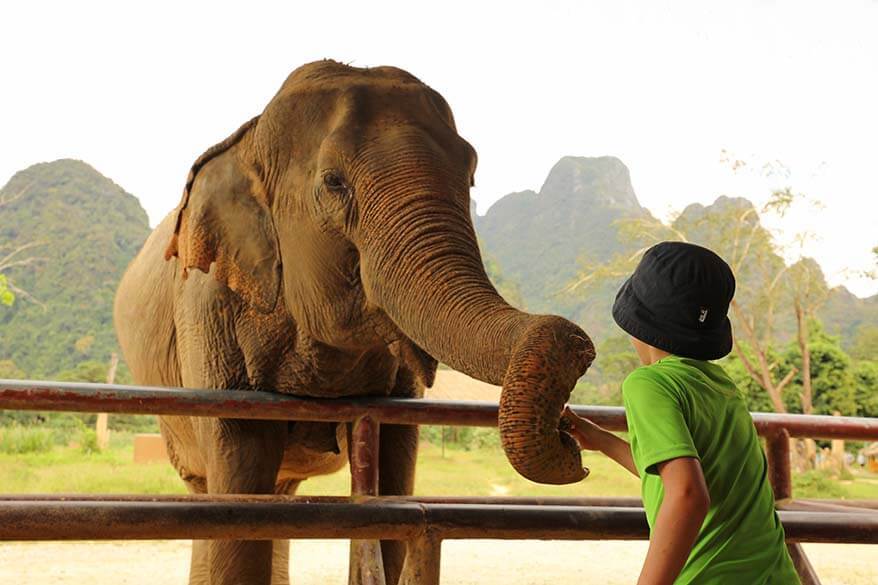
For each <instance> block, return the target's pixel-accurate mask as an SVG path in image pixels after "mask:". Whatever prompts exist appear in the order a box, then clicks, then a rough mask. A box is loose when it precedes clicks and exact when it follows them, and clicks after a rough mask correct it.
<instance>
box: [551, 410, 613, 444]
mask: <svg viewBox="0 0 878 585" xmlns="http://www.w3.org/2000/svg"><path fill="white" fill-rule="evenodd" d="M561 419H562V420H564V421H566V422H567V423H568V424H569V425H570V429H571V430H570V434H571V435H573V438H574V439H576V442H577V443H579V448H580V449H586V450H588V451H600V450H601V447H600V438H601V436H602V435H603V434H604V433H605V432H606V431H604V429H602V428H601V427H599V426H598V425H596V424H594V423H593V422H591V421H590V420H588V419H587V418H582V417H580V416H577V415H576V414H574V413H573V411H572V410H570V407H569V406H568V407H565V408H564V412H563V413H562V414H561Z"/></svg>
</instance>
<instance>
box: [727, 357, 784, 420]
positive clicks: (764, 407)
mask: <svg viewBox="0 0 878 585" xmlns="http://www.w3.org/2000/svg"><path fill="white" fill-rule="evenodd" d="M741 345H742V346H743V347H744V348H745V349H744V351H745V352H746V353H747V354H748V355H750V356H752V352H751V351H750V349H749V348H748V347H746V344H744V343H742V344H741ZM772 358H773V359H774V360H775V361H777V359H778V356H777V355H772ZM720 365H721V366H722V367H723V369H725V371H726V373H727V374H728V375H729V378H731V379H732V381H733V382H734V383H735V385H736V386H737V387H738V390H740V392H741V395H742V396H743V398H744V402H745V403H746V404H747V410H749V411H751V412H774V407H773V406H772V404H771V400H770V399H769V397H768V393H767V392H766V391H765V390H763V389H762V386H760V385H759V384H757V383H756V381H755V380H753V378H751V377H750V375H749V374H748V373H747V369H746V368H745V367H744V363H743V362H742V361H741V359H740V358H739V357H738V356H737V355H735V354H734V353H731V354H729V355H728V356H727V357H726V358H725V359H723V360H722V361H721V362H720ZM786 371H788V370H786ZM785 394H789V391H787V392H786V393H785ZM784 398H786V396H784Z"/></svg>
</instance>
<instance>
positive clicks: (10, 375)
mask: <svg viewBox="0 0 878 585" xmlns="http://www.w3.org/2000/svg"><path fill="white" fill-rule="evenodd" d="M24 379H25V373H24V371H23V370H22V369H21V368H19V367H18V366H16V365H15V362H14V361H12V360H0V380H24Z"/></svg>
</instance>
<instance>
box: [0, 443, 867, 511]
mask: <svg viewBox="0 0 878 585" xmlns="http://www.w3.org/2000/svg"><path fill="white" fill-rule="evenodd" d="M584 464H585V465H586V466H587V467H589V468H590V469H591V475H590V476H589V477H588V479H586V480H585V481H583V482H580V483H578V484H574V485H570V486H547V485H540V484H536V483H533V482H530V481H528V480H526V479H524V478H522V477H521V476H519V475H518V474H516V473H515V471H513V470H512V468H511V467H510V466H509V464H508V463H507V462H506V459H505V457H504V455H503V453H502V451H500V450H499V449H495V448H484V449H480V450H472V451H465V450H459V449H455V448H447V449H446V450H445V455H444V456H443V454H442V451H441V449H440V448H439V447H438V446H436V445H432V444H429V443H424V444H422V446H421V450H420V454H419V458H418V471H417V477H416V482H415V493H416V494H419V495H431V496H452V495H455V496H486V495H495V496H499V495H508V496H637V495H639V493H640V481H639V480H638V479H637V478H635V477H633V476H631V475H630V474H628V472H627V471H625V470H623V469H622V468H621V467H619V466H618V465H616V464H615V463H613V462H612V461H610V460H609V459H607V458H606V457H604V456H602V455H598V454H594V453H585V454H584ZM847 477H848V479H845V480H837V479H835V478H832V477H830V476H829V475H826V474H824V473H821V472H810V473H808V474H803V475H801V476H796V477H795V478H794V481H795V483H794V493H795V495H796V496H797V497H803V498H805V497H807V498H847V499H878V475H875V474H869V473H865V472H861V471H857V470H855V471H854V472H853V474H851V475H849V476H847ZM0 493H137V494H181V493H185V489H184V487H183V483H182V482H181V481H180V480H179V478H178V477H177V474H176V472H175V471H174V470H173V469H172V468H171V466H170V464H168V463H167V462H162V463H150V464H135V463H134V462H133V446H132V435H130V434H126V433H121V432H114V433H112V434H111V441H110V446H109V448H108V449H106V450H105V451H103V452H99V453H91V454H89V453H85V452H83V450H82V449H81V448H80V447H79V446H77V445H72V446H57V445H56V446H53V447H51V448H50V449H49V450H48V451H44V452H28V453H5V452H4V453H0ZM299 493H301V494H308V495H346V494H348V493H350V475H349V473H348V472H347V470H343V471H340V472H338V473H335V474H333V475H328V476H321V477H316V478H313V479H309V480H308V481H306V482H304V483H303V484H302V487H301V488H300V490H299Z"/></svg>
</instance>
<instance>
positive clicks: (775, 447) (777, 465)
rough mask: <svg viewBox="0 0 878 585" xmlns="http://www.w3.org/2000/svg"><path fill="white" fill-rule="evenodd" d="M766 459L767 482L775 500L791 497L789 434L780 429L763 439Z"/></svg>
mask: <svg viewBox="0 0 878 585" xmlns="http://www.w3.org/2000/svg"><path fill="white" fill-rule="evenodd" d="M765 451H766V455H767V458H768V480H769V481H770V482H771V487H772V489H773V490H774V499H775V500H788V499H789V498H791V497H793V481H792V478H791V477H790V433H789V432H788V431H787V430H786V429H780V430H779V431H777V432H776V433H774V434H772V435H768V436H766V437H765Z"/></svg>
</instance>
